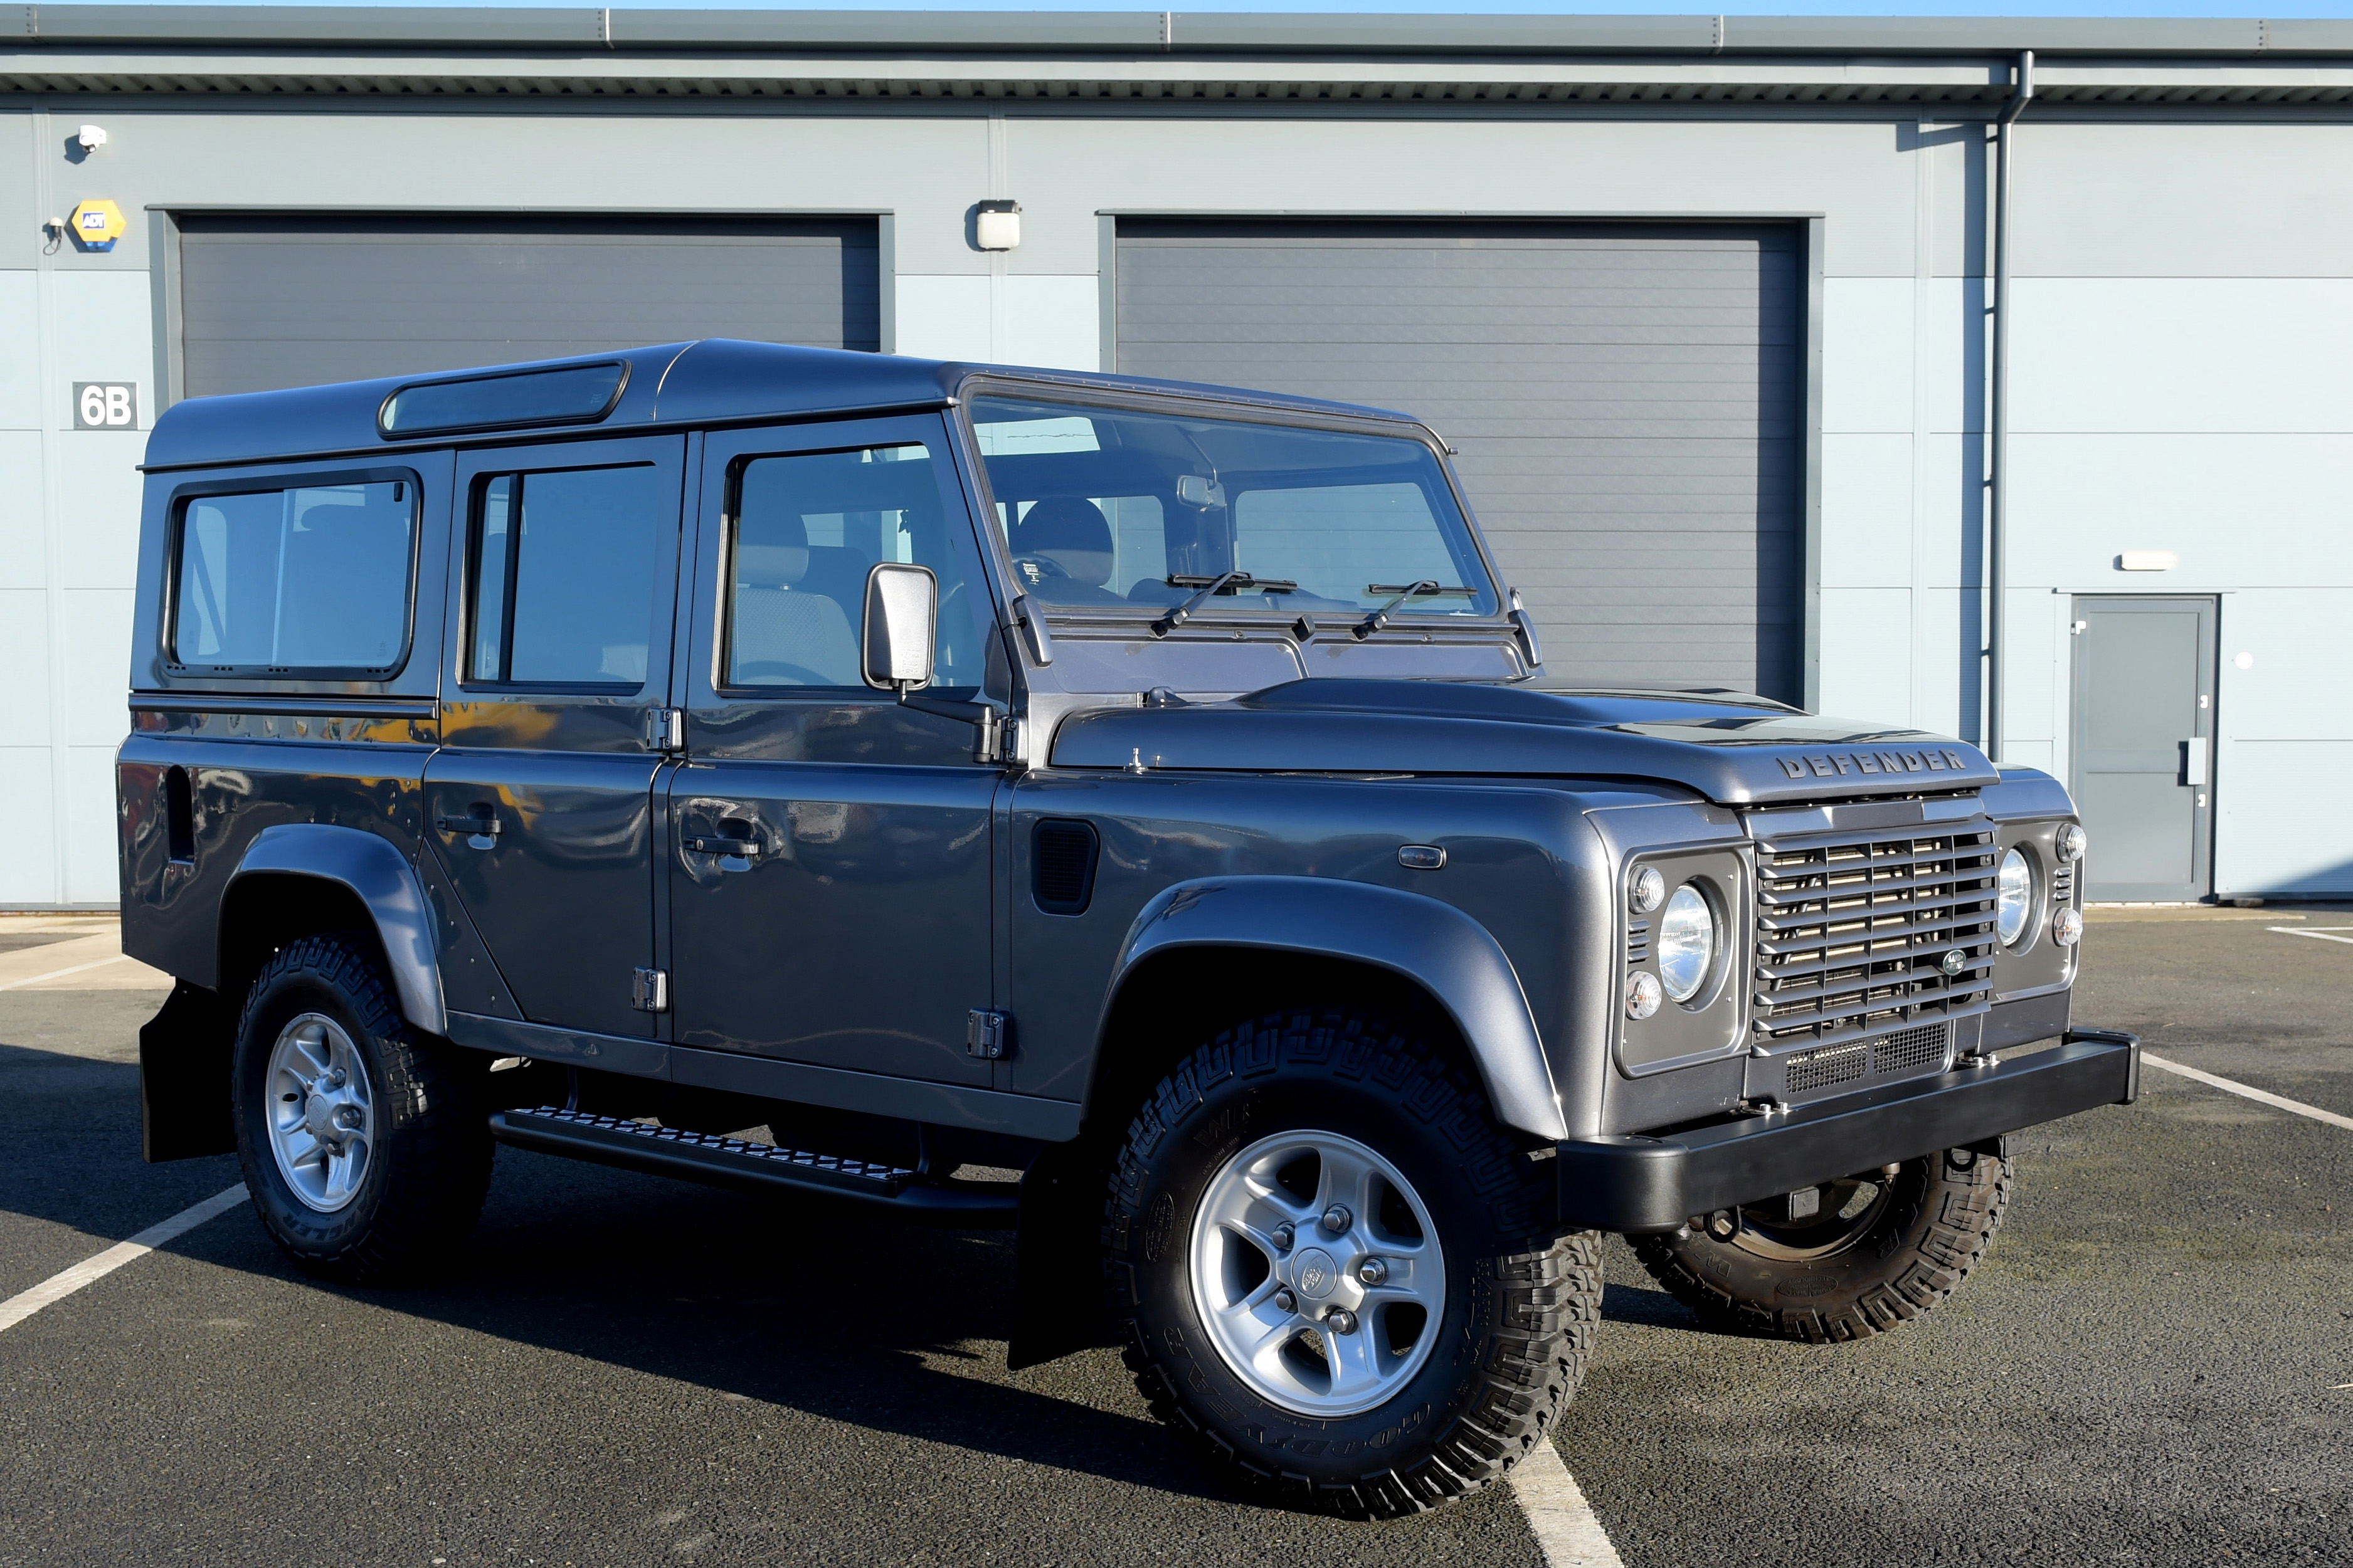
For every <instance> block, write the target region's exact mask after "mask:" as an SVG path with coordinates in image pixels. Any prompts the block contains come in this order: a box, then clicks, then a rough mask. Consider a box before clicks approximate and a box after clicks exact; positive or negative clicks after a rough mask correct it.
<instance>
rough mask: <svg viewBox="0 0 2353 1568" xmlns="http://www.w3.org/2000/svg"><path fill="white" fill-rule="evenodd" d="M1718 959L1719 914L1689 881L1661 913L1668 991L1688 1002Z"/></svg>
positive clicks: (1661, 963)
mask: <svg viewBox="0 0 2353 1568" xmlns="http://www.w3.org/2000/svg"><path fill="white" fill-rule="evenodd" d="M1713 963H1715V911H1713V910H1710V909H1709V908H1708V907H1707V900H1706V899H1705V898H1704V897H1703V896H1702V895H1701V893H1700V890H1699V889H1697V888H1694V887H1693V886H1692V885H1691V884H1690V883H1689V882H1685V883H1684V884H1683V886H1682V887H1680V888H1677V889H1675V896H1674V897H1673V898H1672V899H1669V900H1667V912H1666V913H1665V914H1663V915H1661V916H1660V917H1659V979H1660V980H1661V981H1662V983H1663V984H1665V985H1666V988H1667V994H1668V995H1670V996H1672V997H1673V998H1674V999H1675V1000H1676V1001H1678V1002H1688V1001H1690V1000H1691V999H1692V998H1693V997H1694V996H1696V995H1698V994H1699V988H1700V985H1701V984H1702V983H1704V981H1705V980H1706V979H1707V972H1708V968H1709V966H1710V965H1711V964H1713Z"/></svg>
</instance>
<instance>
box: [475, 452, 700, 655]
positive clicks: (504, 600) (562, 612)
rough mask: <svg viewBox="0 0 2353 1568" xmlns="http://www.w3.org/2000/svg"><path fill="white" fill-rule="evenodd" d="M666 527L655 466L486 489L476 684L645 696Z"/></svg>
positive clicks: (480, 520)
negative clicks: (622, 690)
mask: <svg viewBox="0 0 2353 1568" xmlns="http://www.w3.org/2000/svg"><path fill="white" fill-rule="evenodd" d="M663 520H664V509H663V507H662V505H661V493H660V480H659V469H657V468H654V467H653V466H651V465H650V464H636V465H632V466H629V467H626V468H564V469H556V470H553V471H549V472H543V473H522V474H492V475H490V476H487V477H486V478H484V479H481V480H480V481H479V482H478V484H477V486H476V488H475V501H474V525H473V538H472V552H471V561H470V576H469V580H470V583H471V584H472V587H471V592H470V603H469V605H468V609H469V616H468V619H467V628H468V630H467V637H466V679H468V680H470V681H484V682H513V683H521V684H526V685H586V686H628V687H638V686H642V685H644V684H645V680H646V663H647V648H648V646H649V643H650V641H651V639H652V635H653V621H654V603H653V593H654V588H655V586H656V585H657V584H659V582H660V580H661V573H660V570H659V568H660V554H659V552H660V550H661V549H662V547H663V545H664V543H665V540H664V538H663V535H664V534H665V533H666V532H667V530H666V529H665V528H664V527H663Z"/></svg>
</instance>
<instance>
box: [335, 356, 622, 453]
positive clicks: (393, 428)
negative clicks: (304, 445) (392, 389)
mask: <svg viewBox="0 0 2353 1568" xmlns="http://www.w3.org/2000/svg"><path fill="white" fill-rule="evenodd" d="M628 379H629V367H628V365H626V364H623V363H620V362H618V361H614V362H612V363H607V364H576V365H566V366H565V367H563V368H562V369H559V370H530V371H510V372H507V373H504V374H498V375H475V376H467V377H465V378H463V379H462V380H458V381H430V382H425V383H423V384H418V385H416V386H404V387H402V388H401V389H400V390H399V391H398V392H396V393H394V394H393V395H391V396H390V397H387V398H385V400H384V409H383V411H382V413H380V414H379V415H378V416H377V423H378V424H379V425H381V426H383V429H384V433H385V435H386V436H425V435H434V434H439V433H444V432H448V431H451V430H500V429H507V428H511V427H514V426H526V425H572V424H581V423H593V422H594V421H596V420H598V419H602V418H603V417H605V416H606V415H607V414H610V413H611V412H612V411H613V405H615V404H616V403H618V402H619V401H620V400H621V388H622V387H623V386H625V385H627V384H628Z"/></svg>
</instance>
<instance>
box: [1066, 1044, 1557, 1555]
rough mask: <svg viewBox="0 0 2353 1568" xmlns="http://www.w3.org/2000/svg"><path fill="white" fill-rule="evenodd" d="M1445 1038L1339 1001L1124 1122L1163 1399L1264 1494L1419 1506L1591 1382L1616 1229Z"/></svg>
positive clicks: (1144, 1362)
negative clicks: (1603, 1271)
mask: <svg viewBox="0 0 2353 1568" xmlns="http://www.w3.org/2000/svg"><path fill="white" fill-rule="evenodd" d="M1554 1204H1555V1199H1554V1183H1553V1167H1552V1165H1551V1163H1549V1162H1548V1161H1546V1160H1542V1159H1538V1158H1535V1157H1532V1156H1531V1155H1530V1154H1529V1153H1527V1152H1525V1151H1524V1150H1522V1149H1521V1148H1520V1147H1519V1146H1518V1144H1517V1143H1516V1142H1515V1141H1514V1139H1513V1138H1512V1137H1511V1136H1510V1135H1509V1134H1508V1133H1506V1132H1505V1131H1504V1130H1502V1129H1501V1128H1499V1127H1497V1126H1496V1125H1495V1123H1494V1121H1493V1119H1492V1118H1491V1116H1490V1115H1489V1113H1488V1110H1487V1106H1486V1103H1485V1100H1484V1098H1483V1097H1482V1095H1481V1093H1480V1091H1479V1089H1478V1087H1477V1085H1476V1084H1475V1083H1474V1082H1473V1081H1472V1079H1470V1077H1469V1075H1467V1074H1466V1073H1464V1072H1462V1071H1461V1068H1458V1067H1456V1066H1454V1065H1453V1064H1452V1062H1451V1060H1450V1059H1449V1058H1448V1057H1447V1055H1446V1054H1445V1052H1444V1050H1443V1049H1442V1048H1441V1047H1440V1046H1439V1045H1438V1044H1437V1043H1436V1042H1435V1041H1434V1040H1433V1039H1431V1038H1430V1037H1427V1036H1425V1035H1424V1034H1423V1033H1422V1032H1421V1031H1419V1030H1418V1029H1415V1028H1414V1027H1412V1026H1409V1025H1403V1024H1400V1023H1399V1022H1398V1021H1397V1020H1394V1019H1391V1018H1388V1017H1386V1016H1382V1015H1378V1014H1375V1013H1370V1012H1363V1011H1352V1010H1348V1009H1343V1008H1328V1009H1316V1010H1297V1011H1291V1012H1284V1013H1277V1014H1272V1015H1270V1016H1266V1017H1263V1018H1261V1019H1259V1020H1258V1021H1257V1022H1256V1023H1254V1024H1250V1025H1248V1026H1242V1027H1240V1028H1236V1029H1232V1030H1229V1031H1228V1032H1227V1033H1225V1034H1223V1035H1220V1036H1219V1037H1218V1038H1217V1039H1216V1040H1215V1041H1213V1042H1211V1043H1210V1044H1208V1045H1206V1046H1204V1047H1201V1048H1200V1049H1199V1050H1198V1051H1196V1052H1195V1053H1194V1054H1193V1056H1192V1058H1190V1059H1189V1060H1187V1062H1186V1063H1185V1064H1184V1065H1183V1066H1181V1067H1180V1068H1177V1070H1176V1072H1174V1073H1172V1074H1170V1075H1169V1077H1168V1078H1166V1079H1164V1080H1163V1081H1162V1082H1161V1084H1160V1086H1159V1088H1158V1089H1156V1090H1155V1093H1154V1094H1153V1096H1152V1098H1151V1100H1149V1101H1148V1102H1147V1104H1146V1105H1145V1109H1144V1110H1143V1112H1142V1113H1141V1114H1140V1115H1138V1116H1137V1118H1136V1119H1135V1121H1134V1124H1133V1125H1132V1126H1131V1127H1130V1129H1129V1132H1128V1139H1127V1143H1126V1147H1125V1148H1124V1150H1123V1151H1122V1152H1121V1155H1120V1160H1119V1166H1118V1171H1117V1173H1116V1175H1115V1177H1114V1179H1113V1190H1112V1194H1111V1202H1110V1207H1109V1220H1110V1225H1109V1226H1108V1228H1107V1231H1106V1244H1107V1253H1108V1258H1107V1266H1108V1276H1109V1283H1110V1293H1111V1302H1112V1308H1113V1315H1114V1317H1115V1318H1116V1319H1117V1320H1118V1321H1119V1322H1120V1325H1121V1330H1122V1335H1123V1338H1124V1340H1125V1341H1126V1342H1127V1350H1126V1355H1127V1362H1128V1365H1129V1368H1130V1369H1131V1370H1132V1371H1133V1372H1134V1373H1135V1374H1136V1384H1137V1386H1138V1387H1139V1388H1141V1389H1142V1390H1143V1392H1144V1394H1145V1396H1146V1397H1147V1398H1148V1399H1150V1400H1151V1401H1152V1405H1153V1409H1154V1411H1155V1414H1156V1415H1160V1416H1161V1417H1162V1418H1163V1419H1165V1420H1166V1421H1169V1422H1170V1423H1172V1424H1173V1425H1175V1426H1178V1427H1180V1428H1182V1429H1184V1430H1185V1431H1187V1433H1189V1434H1191V1435H1192V1436H1194V1437H1195V1438H1196V1439H1197V1440H1198V1442H1199V1444H1200V1445H1201V1447H1202V1448H1203V1450H1204V1451H1205V1452H1206V1453H1207V1455H1208V1457H1209V1458H1210V1459H1211V1460H1212V1462H1213V1463H1215V1464H1217V1465H1218V1466H1219V1468H1222V1469H1224V1470H1225V1471H1226V1472H1227V1474H1228V1475H1229V1477H1230V1478H1231V1479H1234V1480H1235V1481H1236V1482H1238V1483H1239V1484H1240V1485H1241V1486H1242V1487H1243V1488H1244V1489H1247V1490H1250V1491H1252V1492H1255V1493H1258V1494H1260V1495H1261V1496H1263V1497H1264V1498H1266V1499H1267V1500H1282V1501H1285V1502H1288V1503H1291V1504H1293V1505H1295V1506H1303V1507H1312V1508H1316V1509H1319V1510H1328V1511H1334V1512H1339V1513H1344V1514H1351V1515H1357V1516H1364V1515H1373V1516H1389V1515H1396V1514H1402V1513H1409V1512H1413V1511H1416V1510H1421V1509H1425V1508H1429V1507H1431V1506H1433V1505H1435V1504H1438V1503H1441V1502H1447V1501H1451V1500H1454V1499H1457V1498H1460V1497H1462V1496H1465V1495H1467V1494H1468V1493H1470V1492H1472V1491H1475V1490H1477V1489H1480V1488H1481V1487H1483V1486H1485V1485H1487V1484H1488V1483H1490V1482H1492V1481H1493V1480H1495V1479H1498V1478H1499V1477H1501V1476H1502V1475H1503V1474H1504V1471H1505V1470H1506V1469H1507V1468H1509V1467H1510V1466H1511V1465H1512V1464H1513V1463H1514V1462H1515V1461H1516V1460H1518V1459H1519V1458H1521V1457H1522V1456H1523V1455H1525V1454H1526V1453H1527V1452H1529V1451H1530V1450H1531V1449H1532V1448H1533V1447H1535V1445H1536V1444H1537V1443H1539V1442H1542V1441H1544V1440H1545V1434H1546V1432H1547V1431H1548V1430H1549V1429H1550V1426H1551V1425H1552V1422H1553V1420H1554V1418H1555V1416H1556V1415H1557V1414H1558V1412H1559V1410H1560V1408H1561V1406H1562V1405H1564V1404H1565V1403H1566V1402H1567V1400H1568V1399H1569V1398H1570V1397H1571V1396H1572V1395H1573V1394H1575V1392H1576V1390H1577V1384H1578V1383H1579V1381H1580V1380H1581V1379H1582V1377H1583V1375H1584V1371H1585V1359H1586V1355H1587V1352H1588V1346H1589V1343H1590V1337H1591V1333H1592V1327H1593V1324H1594V1322H1595V1321H1597V1320H1598V1319H1599V1315H1600V1313H1599V1307H1600V1292H1601V1287H1600V1278H1599V1261H1598V1246H1599V1238H1598V1237H1595V1236H1593V1235H1592V1234H1591V1233H1581V1234H1577V1235H1572V1236H1567V1237H1556V1236H1555V1235H1553V1234H1552V1233H1551V1229H1550V1225H1549V1215H1551V1214H1552V1212H1553V1211H1554Z"/></svg>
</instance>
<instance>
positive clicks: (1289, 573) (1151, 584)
mask: <svg viewBox="0 0 2353 1568" xmlns="http://www.w3.org/2000/svg"><path fill="white" fill-rule="evenodd" d="M972 419H973V426H974V430H975V433H976V435H977V436H978V437H979V441H980V450H981V456H982V458H983V460H984V461H985V462H986V463H987V466H988V484H989V489H990V490H991V491H992V492H994V494H995V496H996V500H997V528H998V530H999V531H1000V532H1001V534H1002V535H1003V537H1004V539H1005V541H1006V544H1007V547H1008V549H1009V550H1010V551H1011V552H1012V555H1013V563H1014V570H1015V571H1016V573H1018V576H1019V581H1020V585H1021V588H1022V591H1023V592H1025V593H1028V594H1029V595H1033V596H1034V597H1036V598H1037V599H1038V600H1039V601H1040V602H1041V603H1043V604H1045V605H1048V606H1050V607H1052V608H1058V609H1080V608H1085V607H1091V606H1092V607H1099V608H1110V607H1120V608H1125V609H1128V610H1131V611H1134V612H1137V613H1141V614H1148V615H1152V616H1161V615H1163V614H1164V613H1168V612H1172V611H1173V610H1174V609H1175V607H1176V606H1181V605H1187V604H1196V605H1198V607H1200V608H1202V609H1204V610H1205V611H1206V610H1208V609H1212V608H1214V609H1215V610H1217V611H1219V612H1225V611H1230V610H1234V609H1265V610H1272V611H1280V612H1282V613H1283V614H1286V615H1299V614H1301V613H1303V612H1304V613H1308V614H1314V613H1317V612H1322V613H1325V614H1330V615H1335V616H1339V615H1346V614H1348V613H1350V612H1353V611H1378V610H1381V609H1383V608H1386V607H1389V606H1392V605H1393V606H1394V607H1395V613H1396V614H1398V615H1401V616H1406V615H1419V616H1427V615H1437V616H1492V615H1493V614H1495V613H1496V611H1497V609H1498V607H1499V606H1498V605H1497V602H1496V596H1495V590H1494V585H1493V583H1492V582H1491V581H1490V580H1489V578H1488V575H1487V572H1486V568H1485V567H1484V566H1483V565H1482V563H1481V562H1480V559H1479V552H1478V550H1477V548H1476V547H1475V546H1474V545H1473V544H1472V541H1471V531H1470V529H1469V527H1468V526H1467V525H1466V524H1465V523H1464V521H1463V518H1462V514H1461V510H1460V509H1459V508H1458V507H1457V506H1456V505H1455V502H1454V496H1453V493H1452V491H1451V490H1450V489H1448V488H1447V483H1446V476H1445V474H1444V473H1443V471H1441V470H1440V468H1439V466H1438V459H1437V458H1436V457H1435V456H1433V455H1432V454H1431V452H1430V448H1429V447H1426V446H1424V445H1423V444H1422V443H1421V442H1419V441H1416V440H1410V439H1408V438H1405V437H1388V436H1360V435H1354V434H1349V433H1345V432H1340V431H1331V430H1312V429H1303V428H1301V427H1299V426H1287V425H1273V424H1264V423H1258V422H1253V421H1247V420H1241V419H1219V418H1208V417H1204V416H1197V415H1183V416H1176V415H1167V414H1145V413H1138V412H1135V411H1134V410H1130V409H1116V408H1102V407H1090V406H1084V405H1076V404H1068V403H1044V402H1031V401H1028V400H1015V399H1011V398H1005V397H980V398H976V399H975V400H974V402H973V405H972Z"/></svg>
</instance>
